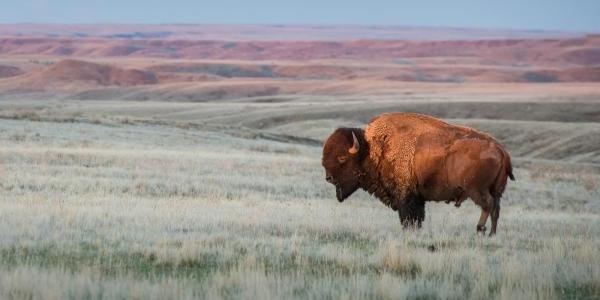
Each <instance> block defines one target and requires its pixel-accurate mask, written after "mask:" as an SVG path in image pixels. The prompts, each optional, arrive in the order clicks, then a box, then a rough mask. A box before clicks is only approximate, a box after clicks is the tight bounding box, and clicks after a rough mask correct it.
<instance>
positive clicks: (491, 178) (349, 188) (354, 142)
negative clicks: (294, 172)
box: [322, 113, 514, 236]
mask: <svg viewBox="0 0 600 300" xmlns="http://www.w3.org/2000/svg"><path fill="white" fill-rule="evenodd" d="M322 165H323V167H324V168H325V173H326V175H325V176H326V178H325V179H326V180H327V181H328V182H329V183H331V184H333V185H334V186H335V191H336V197H337V199H338V201H339V202H343V201H344V200H345V199H346V198H348V197H349V196H350V195H351V194H352V193H354V192H355V191H356V190H357V189H358V188H362V189H363V190H365V191H367V192H369V193H370V194H372V195H375V196H376V197H377V198H379V199H380V200H381V201H382V202H383V203H384V204H385V205H387V206H389V207H391V208H392V209H393V210H395V211H398V214H399V217H400V221H401V223H402V225H403V227H405V228H406V227H417V228H420V227H421V223H422V222H423V220H424V219H425V201H445V202H446V203H450V202H454V203H455V205H456V206H457V207H459V206H460V204H461V203H462V202H463V201H464V200H465V199H467V198H470V199H471V200H473V202H475V204H477V205H478V206H480V207H481V216H480V218H479V222H478V223H477V232H479V233H485V231H486V227H485V224H486V222H487V219H488V216H489V215H491V220H492V221H491V223H492V228H491V231H490V236H491V235H494V234H495V233H496V228H497V225H498V218H499V216H500V197H501V196H502V193H503V192H504V189H505V187H506V183H507V178H510V179H511V180H514V176H513V174H512V166H511V162H510V155H509V154H508V152H507V151H506V150H505V149H504V148H503V147H502V145H500V143H499V142H497V141H496V140H495V139H494V138H492V137H491V136H489V135H487V134H485V133H482V132H479V131H477V130H475V129H472V128H468V127H464V126H456V125H451V124H448V123H446V122H444V121H442V120H439V119H436V118H433V117H430V116H426V115H421V114H415V113H387V114H382V115H380V116H378V117H375V118H374V119H372V120H371V121H370V122H369V124H368V125H367V128H366V129H365V130H363V129H360V128H338V129H337V130H335V131H334V132H333V133H332V134H331V135H330V136H329V138H327V140H326V142H325V145H324V147H323V158H322Z"/></svg>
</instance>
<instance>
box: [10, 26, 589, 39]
mask: <svg viewBox="0 0 600 300" xmlns="http://www.w3.org/2000/svg"><path fill="white" fill-rule="evenodd" d="M585 34H586V33H584V32H569V31H556V30H555V31H552V30H509V29H477V28H450V27H419V26H385V25H372V26H366V25H285V24H273V25H227V24H223V25H219V24H162V25H142V24H0V37H19V36H27V37H43V38H108V39H168V40H226V41H275V40H277V41H348V40H362V39H372V40H421V41H422V40H490V39H546V38H573V37H581V36H584V35H585Z"/></svg>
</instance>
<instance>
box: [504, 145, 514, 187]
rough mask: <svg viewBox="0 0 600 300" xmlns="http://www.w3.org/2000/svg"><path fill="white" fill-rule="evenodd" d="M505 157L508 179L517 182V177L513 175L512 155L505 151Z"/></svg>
mask: <svg viewBox="0 0 600 300" xmlns="http://www.w3.org/2000/svg"><path fill="white" fill-rule="evenodd" d="M504 157H505V159H506V173H507V174H508V178H510V180H512V181H515V175H513V167H512V163H511V162H510V155H508V153H507V152H506V151H504Z"/></svg>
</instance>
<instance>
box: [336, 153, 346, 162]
mask: <svg viewBox="0 0 600 300" xmlns="http://www.w3.org/2000/svg"><path fill="white" fill-rule="evenodd" d="M337 159H338V162H339V163H340V164H344V163H345V162H346V161H347V160H348V156H346V155H341V156H338V157H337Z"/></svg>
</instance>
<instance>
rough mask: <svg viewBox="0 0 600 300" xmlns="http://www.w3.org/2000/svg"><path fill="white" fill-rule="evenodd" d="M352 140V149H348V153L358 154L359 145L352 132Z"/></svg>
mask: <svg viewBox="0 0 600 300" xmlns="http://www.w3.org/2000/svg"><path fill="white" fill-rule="evenodd" d="M352 140H353V141H354V145H352V148H350V149H348V153H350V154H356V153H358V150H360V144H359V143H358V138H356V135H355V134H354V132H352Z"/></svg>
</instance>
